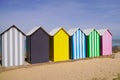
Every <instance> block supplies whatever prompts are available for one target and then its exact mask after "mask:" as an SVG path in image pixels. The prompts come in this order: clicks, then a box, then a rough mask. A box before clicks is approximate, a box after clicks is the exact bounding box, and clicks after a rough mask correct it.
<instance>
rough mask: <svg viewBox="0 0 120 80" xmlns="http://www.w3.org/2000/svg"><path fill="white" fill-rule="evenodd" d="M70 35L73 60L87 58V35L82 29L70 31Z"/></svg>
mask: <svg viewBox="0 0 120 80" xmlns="http://www.w3.org/2000/svg"><path fill="white" fill-rule="evenodd" d="M68 33H69V35H70V54H71V57H70V58H71V59H81V58H85V57H86V35H85V34H84V33H83V31H81V29H80V28H72V29H70V30H69V31H68Z"/></svg>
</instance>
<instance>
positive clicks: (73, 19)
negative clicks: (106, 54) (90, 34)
mask: <svg viewBox="0 0 120 80" xmlns="http://www.w3.org/2000/svg"><path fill="white" fill-rule="evenodd" d="M13 24H15V25H16V26H18V27H19V28H20V29H21V30H23V32H25V33H27V32H28V31H30V30H31V29H32V28H33V27H36V26H42V27H43V28H45V30H47V31H50V30H52V29H53V28H56V27H64V28H65V29H66V30H68V29H70V28H73V27H80V28H81V29H87V28H97V29H101V28H109V29H110V30H111V32H112V34H113V36H119V34H120V31H119V30H120V0H0V28H1V30H0V31H2V30H4V29H6V28H8V27H10V26H11V25H13ZM119 37H120V36H119Z"/></svg>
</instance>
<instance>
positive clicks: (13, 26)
mask: <svg viewBox="0 0 120 80" xmlns="http://www.w3.org/2000/svg"><path fill="white" fill-rule="evenodd" d="M12 28H15V29H17V30H18V31H19V32H20V33H22V34H23V35H25V33H23V32H22V31H21V30H20V29H19V28H18V27H16V26H15V25H12V26H11V27H9V28H8V29H6V30H5V31H3V32H2V33H1V34H0V35H3V34H4V33H6V32H7V31H9V30H10V29H12Z"/></svg>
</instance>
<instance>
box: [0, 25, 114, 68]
mask: <svg viewBox="0 0 120 80" xmlns="http://www.w3.org/2000/svg"><path fill="white" fill-rule="evenodd" d="M0 54H1V55H2V56H1V64H2V66H3V67H9V66H19V65H24V63H25V58H26V59H27V61H28V62H29V63H31V64H34V63H42V62H49V61H54V62H56V61H66V60H70V59H72V60H76V59H83V58H87V57H88V58H91V57H98V56H104V55H111V54H112V34H111V32H110V31H109V30H108V29H101V30H96V29H86V30H81V29H80V28H72V29H70V30H69V31H65V30H64V28H62V27H60V28H55V29H53V30H52V31H51V32H50V33H48V32H46V31H45V30H44V29H43V28H42V27H36V28H34V29H32V30H31V31H30V32H28V33H27V34H25V33H23V32H22V31H21V30H20V29H19V28H17V27H16V26H15V25H12V26H11V27H10V28H8V29H7V30H5V31H4V32H2V33H1V34H0Z"/></svg>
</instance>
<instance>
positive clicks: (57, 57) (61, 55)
mask: <svg viewBox="0 0 120 80" xmlns="http://www.w3.org/2000/svg"><path fill="white" fill-rule="evenodd" d="M49 34H50V35H51V37H50V60H52V61H54V62H56V61H64V60H69V34H68V33H67V32H66V31H65V30H64V29H63V28H55V29H53V30H52V31H51V32H50V33H49Z"/></svg>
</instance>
